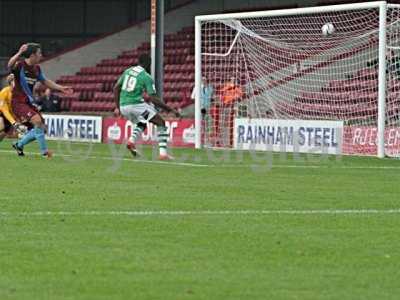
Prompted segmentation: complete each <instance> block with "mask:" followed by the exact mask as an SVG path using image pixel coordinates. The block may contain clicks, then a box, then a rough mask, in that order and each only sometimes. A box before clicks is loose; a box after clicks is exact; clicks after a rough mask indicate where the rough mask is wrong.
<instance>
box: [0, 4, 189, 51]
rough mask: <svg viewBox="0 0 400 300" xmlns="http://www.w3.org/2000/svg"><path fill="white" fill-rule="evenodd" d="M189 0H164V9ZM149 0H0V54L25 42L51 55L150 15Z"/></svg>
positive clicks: (14, 49) (147, 17) (12, 49)
mask: <svg viewBox="0 0 400 300" xmlns="http://www.w3.org/2000/svg"><path fill="white" fill-rule="evenodd" d="M187 2H191V1H188V0H165V9H166V11H168V10H170V9H173V8H174V7H177V6H179V5H182V4H184V3H187ZM150 4H151V0H68V1H56V0H0V57H1V56H9V55H11V54H12V53H13V52H14V51H16V50H17V48H18V47H19V45H21V44H22V43H23V42H27V41H35V42H39V43H41V44H42V45H43V48H44V50H45V51H46V52H45V54H47V55H49V54H53V53H54V52H57V51H60V50H62V49H64V48H66V47H69V46H72V45H74V44H77V43H79V42H82V41H84V40H87V39H89V38H93V37H96V36H99V35H103V34H105V33H109V32H113V31H116V30H118V29H121V28H123V27H125V26H128V25H129V24H133V23H136V22H140V21H144V20H147V19H149V18H150Z"/></svg>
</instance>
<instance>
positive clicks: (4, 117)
mask: <svg viewBox="0 0 400 300" xmlns="http://www.w3.org/2000/svg"><path fill="white" fill-rule="evenodd" d="M7 83H8V86H6V87H5V88H3V89H2V90H1V91H0V142H1V141H2V140H3V139H4V137H5V136H6V134H7V133H8V132H9V131H10V130H11V129H13V128H14V129H16V130H17V132H19V133H22V132H23V131H24V130H25V126H23V125H21V124H19V123H17V122H16V121H15V118H14V115H13V114H12V110H11V98H12V89H13V87H14V75H13V74H10V75H8V76H7Z"/></svg>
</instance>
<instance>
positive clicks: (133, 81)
mask: <svg viewBox="0 0 400 300" xmlns="http://www.w3.org/2000/svg"><path fill="white" fill-rule="evenodd" d="M117 84H118V85H121V93H120V95H119V103H120V106H125V105H132V104H140V103H143V102H144V99H143V93H144V92H146V93H147V94H148V95H154V94H156V90H155V87H154V81H153V79H152V78H151V76H150V74H149V73H147V72H146V70H145V69H144V68H143V67H141V66H136V67H131V68H129V69H126V70H125V71H124V73H122V75H121V77H120V78H119V79H118V82H117Z"/></svg>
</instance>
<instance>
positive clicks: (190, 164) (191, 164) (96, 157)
mask: <svg viewBox="0 0 400 300" xmlns="http://www.w3.org/2000/svg"><path fill="white" fill-rule="evenodd" d="M0 152H2V153H7V154H10V153H12V154H15V151H11V150H0ZM25 154H28V155H36V156H40V153H37V152H25ZM15 155H16V154H15ZM54 157H73V155H71V154H58V153H56V154H54ZM85 158H88V159H101V160H112V161H130V162H135V163H145V164H159V165H170V166H171V165H174V166H186V167H200V168H204V167H211V166H210V165H204V164H194V163H184V162H176V161H158V160H144V159H140V158H137V159H134V158H123V157H109V156H92V155H90V156H86V157H85Z"/></svg>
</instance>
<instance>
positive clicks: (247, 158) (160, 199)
mask: <svg viewBox="0 0 400 300" xmlns="http://www.w3.org/2000/svg"><path fill="white" fill-rule="evenodd" d="M51 148H52V149H54V151H55V152H56V154H62V155H63V156H60V155H59V156H57V155H56V156H55V157H54V158H53V159H52V160H46V159H43V158H41V157H39V156H38V155H35V154H28V155H27V156H26V157H24V158H20V157H17V156H16V155H15V154H14V153H11V152H7V150H10V141H9V140H6V141H3V142H2V143H1V144H0V165H1V173H0V180H1V181H0V182H1V184H0V299H1V300H6V299H30V300H31V299H51V300H53V299H74V300H75V299H96V300H97V299H163V300H164V299H282V300H283V299H285V300H286V299H352V300H354V299H398V295H399V294H400V286H399V284H398V278H399V275H400V274H399V273H400V271H399V270H400V252H399V251H398V249H399V248H400V239H399V236H400V218H399V217H400V214H399V213H396V212H395V213H391V214H390V213H385V212H387V210H390V209H395V210H397V209H400V197H399V194H400V184H399V182H400V161H398V160H391V159H383V160H378V159H375V158H360V157H358V158H357V157H332V156H329V157H321V156H317V155H314V156H310V155H300V156H299V157H293V156H292V155H281V154H273V155H272V154H263V153H257V154H256V155H257V159H255V157H253V156H252V155H250V154H249V153H243V152H233V151H231V152H226V153H225V154H224V152H221V151H216V152H209V151H205V150H203V151H196V150H190V149H189V150H188V149H174V154H175V156H176V157H177V158H178V162H179V163H181V164H175V163H158V162H157V161H156V160H154V161H153V160H152V149H150V148H146V149H144V154H145V155H144V156H145V159H142V160H136V161H135V160H132V159H130V157H129V156H128V155H127V153H125V152H124V151H123V148H122V147H120V146H114V147H110V146H109V145H95V146H91V145H88V144H72V145H68V144H65V143H55V142H53V143H51ZM26 151H27V152H36V151H37V145H36V144H35V143H33V145H32V146H29V147H27V149H26ZM85 153H86V154H85ZM116 153H117V154H116ZM122 155H124V160H122V159H121V158H122ZM224 155H226V156H225V157H224ZM115 156H117V159H112V157H115ZM183 156H187V159H185V160H184V159H182V157H183ZM210 158H212V159H211V160H210ZM365 209H375V210H378V213H368V212H364V213H356V212H357V211H359V210H365ZM262 210H263V211H264V214H262V213H261V211H262ZM277 210H280V211H283V210H291V211H297V213H294V214H288V213H285V212H282V213H280V214H278V213H274V211H277ZM319 210H339V213H337V214H333V213H322V212H319ZM343 210H350V211H349V212H348V213H341V212H343ZM141 211H146V212H153V213H154V214H150V215H137V214H133V215H127V214H118V212H131V213H137V212H141ZM180 211H183V212H191V213H192V214H188V213H186V214H177V213H178V212H180ZM235 211H236V212H238V211H249V212H248V213H247V214H246V213H244V212H242V213H236V214H235V213H234V212H235ZM45 212H49V213H48V214H45ZM94 212H97V213H98V214H93V213H94ZM113 212H114V214H112V213H113ZM156 212H160V213H156ZM167 212H169V213H172V214H165V213H167ZM174 212H175V214H173V213H174ZM213 212H214V213H213ZM217 212H219V213H217ZM224 212H225V213H224ZM266 212H268V213H266ZM313 212H314V213H313Z"/></svg>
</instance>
